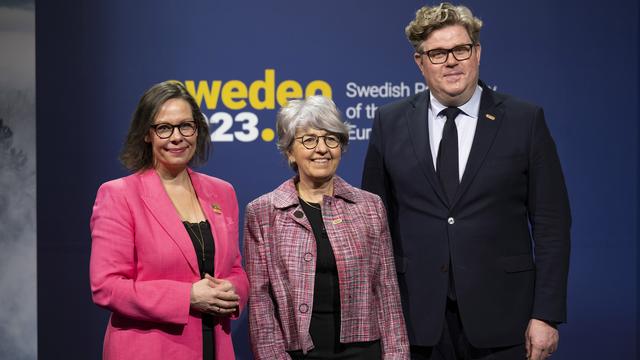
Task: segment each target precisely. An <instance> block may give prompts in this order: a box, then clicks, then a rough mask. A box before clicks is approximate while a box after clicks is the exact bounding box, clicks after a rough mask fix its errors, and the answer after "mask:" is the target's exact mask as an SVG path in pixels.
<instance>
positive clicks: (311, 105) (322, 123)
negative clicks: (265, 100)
mask: <svg viewBox="0 0 640 360" xmlns="http://www.w3.org/2000/svg"><path fill="white" fill-rule="evenodd" d="M298 129H318V130H324V131H326V132H329V133H332V134H334V135H336V136H337V137H338V139H339V140H340V144H341V147H340V148H341V150H342V152H343V153H344V152H345V151H346V150H347V145H348V144H349V124H348V123H346V122H344V121H343V120H342V116H341V115H340V111H339V110H338V108H337V107H336V104H335V103H334V102H333V101H332V100H331V99H329V98H327V97H324V96H322V95H314V96H309V97H307V98H306V99H298V100H289V103H288V104H287V105H286V106H284V107H282V108H280V111H278V115H277V116H276V131H277V133H278V142H277V144H276V145H277V147H278V150H279V151H280V152H281V153H282V155H284V157H285V159H287V158H288V152H289V150H290V149H291V146H292V145H293V141H294V140H295V137H296V131H297V130H298ZM289 166H291V168H292V169H293V170H294V171H296V172H297V171H298V166H297V165H296V164H295V163H293V164H292V163H290V164H289Z"/></svg>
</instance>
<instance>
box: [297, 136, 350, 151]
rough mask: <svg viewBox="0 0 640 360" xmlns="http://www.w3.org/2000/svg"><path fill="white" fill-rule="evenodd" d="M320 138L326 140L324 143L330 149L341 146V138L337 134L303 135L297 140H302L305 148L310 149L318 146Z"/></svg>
mask: <svg viewBox="0 0 640 360" xmlns="http://www.w3.org/2000/svg"><path fill="white" fill-rule="evenodd" d="M320 138H322V139H323V140H324V144H325V145H326V146H327V147H328V148H329V149H335V148H337V147H338V146H340V139H339V138H338V137H337V136H335V135H321V136H318V135H303V136H300V137H297V138H296V140H300V143H301V144H302V146H304V147H305V148H307V149H309V150H313V149H315V148H316V146H318V143H319V142H320Z"/></svg>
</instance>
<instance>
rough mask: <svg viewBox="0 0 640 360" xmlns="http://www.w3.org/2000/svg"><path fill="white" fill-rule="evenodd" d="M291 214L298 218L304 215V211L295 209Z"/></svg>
mask: <svg viewBox="0 0 640 360" xmlns="http://www.w3.org/2000/svg"><path fill="white" fill-rule="evenodd" d="M293 216H295V217H297V218H298V219H302V218H303V217H304V213H303V212H302V211H300V210H296V211H295V212H294V213H293Z"/></svg>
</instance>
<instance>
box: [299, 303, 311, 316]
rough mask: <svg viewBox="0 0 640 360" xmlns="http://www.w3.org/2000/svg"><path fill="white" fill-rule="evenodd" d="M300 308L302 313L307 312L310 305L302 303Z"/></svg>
mask: <svg viewBox="0 0 640 360" xmlns="http://www.w3.org/2000/svg"><path fill="white" fill-rule="evenodd" d="M298 310H300V312H301V313H303V314H305V313H306V312H307V311H309V305H307V304H300V306H298Z"/></svg>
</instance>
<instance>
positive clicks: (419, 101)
mask: <svg viewBox="0 0 640 360" xmlns="http://www.w3.org/2000/svg"><path fill="white" fill-rule="evenodd" d="M414 101H415V102H414V103H413V109H412V110H410V111H409V112H408V113H407V115H406V120H407V126H408V129H409V137H410V138H411V143H412V145H413V149H414V151H415V153H416V157H417V158H418V163H419V164H420V168H422V172H423V173H424V175H425V176H426V177H427V180H428V181H429V183H430V184H431V187H433V189H434V191H435V192H436V194H437V195H438V197H439V198H440V201H442V203H443V204H445V206H446V205H447V197H446V196H445V193H444V190H443V189H442V185H441V184H440V180H438V176H437V175H436V170H435V168H434V167H433V155H432V154H431V146H430V145H429V144H430V140H429V126H428V120H429V91H428V90H427V91H424V92H423V93H422V95H420V96H417V97H416V98H414Z"/></svg>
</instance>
